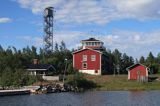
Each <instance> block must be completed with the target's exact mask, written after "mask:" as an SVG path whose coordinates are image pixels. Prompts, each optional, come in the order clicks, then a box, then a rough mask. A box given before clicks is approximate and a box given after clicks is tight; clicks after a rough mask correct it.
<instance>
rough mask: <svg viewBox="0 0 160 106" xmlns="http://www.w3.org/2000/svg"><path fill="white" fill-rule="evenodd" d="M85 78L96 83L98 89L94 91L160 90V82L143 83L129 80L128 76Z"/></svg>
mask: <svg viewBox="0 0 160 106" xmlns="http://www.w3.org/2000/svg"><path fill="white" fill-rule="evenodd" d="M158 76H159V75H158ZM84 77H85V78H87V79H88V80H91V81H93V82H95V83H96V84H97V85H98V87H97V88H95V89H94V90H102V91H118V90H160V82H159V81H153V82H147V83H141V82H137V81H130V80H127V75H117V76H113V75H103V76H92V75H85V76H84Z"/></svg>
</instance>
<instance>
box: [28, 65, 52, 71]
mask: <svg viewBox="0 0 160 106" xmlns="http://www.w3.org/2000/svg"><path fill="white" fill-rule="evenodd" d="M50 67H52V68H53V69H55V68H54V66H53V65H51V64H29V65H27V69H28V70H29V69H30V70H32V69H33V70H35V69H37V70H38V69H39V70H47V69H48V68H50Z"/></svg>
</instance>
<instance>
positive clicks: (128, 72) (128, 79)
mask: <svg viewBox="0 0 160 106" xmlns="http://www.w3.org/2000/svg"><path fill="white" fill-rule="evenodd" d="M129 79H130V71H128V80H129Z"/></svg>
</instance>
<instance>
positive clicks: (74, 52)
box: [72, 48, 102, 54]
mask: <svg viewBox="0 0 160 106" xmlns="http://www.w3.org/2000/svg"><path fill="white" fill-rule="evenodd" d="M84 50H91V51H95V52H98V53H101V54H102V52H100V51H98V50H93V49H91V48H85V49H80V50H77V51H74V52H73V53H72V54H75V53H78V52H81V51H84Z"/></svg>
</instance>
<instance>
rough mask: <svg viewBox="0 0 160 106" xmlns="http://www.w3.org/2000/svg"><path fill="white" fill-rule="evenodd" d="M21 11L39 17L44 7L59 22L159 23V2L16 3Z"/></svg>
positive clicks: (80, 0) (72, 0)
mask: <svg viewBox="0 0 160 106" xmlns="http://www.w3.org/2000/svg"><path fill="white" fill-rule="evenodd" d="M17 2H18V3H19V4H20V5H21V7H23V8H27V9H30V10H31V11H32V12H33V13H34V14H42V13H43V9H44V8H45V7H47V6H53V7H55V9H56V13H55V14H56V15H55V19H56V20H58V21H59V22H65V23H66V22H67V23H70V22H73V23H74V22H76V23H86V22H87V23H96V24H105V23H107V22H110V21H112V20H119V19H126V18H133V19H137V20H141V21H144V20H147V19H159V18H160V8H159V5H160V1H157V0H17Z"/></svg>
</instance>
